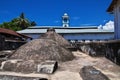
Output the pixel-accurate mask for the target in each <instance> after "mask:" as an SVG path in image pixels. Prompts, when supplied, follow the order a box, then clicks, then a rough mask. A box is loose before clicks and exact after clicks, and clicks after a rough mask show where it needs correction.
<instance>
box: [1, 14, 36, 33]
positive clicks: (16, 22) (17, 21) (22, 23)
mask: <svg viewBox="0 0 120 80" xmlns="http://www.w3.org/2000/svg"><path fill="white" fill-rule="evenodd" d="M30 26H36V22H35V21H32V22H30V21H29V20H28V19H27V18H25V16H24V13H21V15H20V16H19V17H18V18H14V19H12V20H11V21H10V22H3V23H2V24H0V28H7V29H11V30H14V31H18V30H22V29H26V28H28V27H30Z"/></svg>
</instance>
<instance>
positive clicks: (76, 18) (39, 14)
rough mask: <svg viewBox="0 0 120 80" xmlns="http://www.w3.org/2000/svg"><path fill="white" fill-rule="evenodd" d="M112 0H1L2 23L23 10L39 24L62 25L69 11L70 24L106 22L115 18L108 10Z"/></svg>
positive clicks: (85, 24)
mask: <svg viewBox="0 0 120 80" xmlns="http://www.w3.org/2000/svg"><path fill="white" fill-rule="evenodd" d="M111 1H112V0H0V23H3V22H7V21H10V20H11V19H13V18H15V17H18V16H19V15H20V13H21V12H24V13H25V16H26V17H27V18H28V19H30V20H31V21H35V22H36V23H37V25H39V26H42V25H43V26H48V25H49V26H61V25H62V22H61V16H62V15H63V14H64V13H68V15H69V16H70V26H87V25H96V26H98V25H100V24H102V25H103V24H105V23H106V22H108V21H109V20H113V15H111V14H109V13H107V12H106V9H107V8H108V6H109V5H110V3H111Z"/></svg>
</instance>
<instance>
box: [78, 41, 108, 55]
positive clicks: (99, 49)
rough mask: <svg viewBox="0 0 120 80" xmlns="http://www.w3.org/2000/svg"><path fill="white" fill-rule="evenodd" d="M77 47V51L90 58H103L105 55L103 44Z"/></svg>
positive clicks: (86, 44)
mask: <svg viewBox="0 0 120 80" xmlns="http://www.w3.org/2000/svg"><path fill="white" fill-rule="evenodd" d="M78 45H79V50H81V51H82V52H85V53H86V54H88V55H90V56H104V54H105V46H106V45H104V44H99V43H93V42H90V43H81V44H78Z"/></svg>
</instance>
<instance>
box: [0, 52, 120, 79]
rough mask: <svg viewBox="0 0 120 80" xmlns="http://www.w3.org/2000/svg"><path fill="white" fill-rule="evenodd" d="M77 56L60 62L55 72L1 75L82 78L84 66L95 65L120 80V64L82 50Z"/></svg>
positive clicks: (107, 74) (111, 77)
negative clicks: (91, 55)
mask: <svg viewBox="0 0 120 80" xmlns="http://www.w3.org/2000/svg"><path fill="white" fill-rule="evenodd" d="M73 54H74V56H75V57H76V58H75V59H74V60H72V61H68V62H64V63H58V64H59V67H58V69H57V71H56V72H55V73H54V74H34V73H31V74H22V73H15V72H0V75H15V76H24V77H25V76H26V77H28V76H30V77H43V78H48V79H49V80H82V78H81V76H80V74H79V72H80V69H81V68H82V67H83V66H94V67H95V68H96V69H98V70H100V71H101V72H102V73H104V74H105V75H106V76H107V77H108V78H109V79H111V80H120V66H118V65H116V64H114V63H112V62H111V61H109V60H107V59H106V58H104V57H96V58H94V57H90V56H88V55H86V54H84V53H82V52H80V51H75V52H73Z"/></svg>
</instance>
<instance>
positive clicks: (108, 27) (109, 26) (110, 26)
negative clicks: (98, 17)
mask: <svg viewBox="0 0 120 80" xmlns="http://www.w3.org/2000/svg"><path fill="white" fill-rule="evenodd" d="M98 29H103V30H114V22H113V21H109V22H107V23H106V24H105V25H104V26H102V25H99V26H98Z"/></svg>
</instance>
